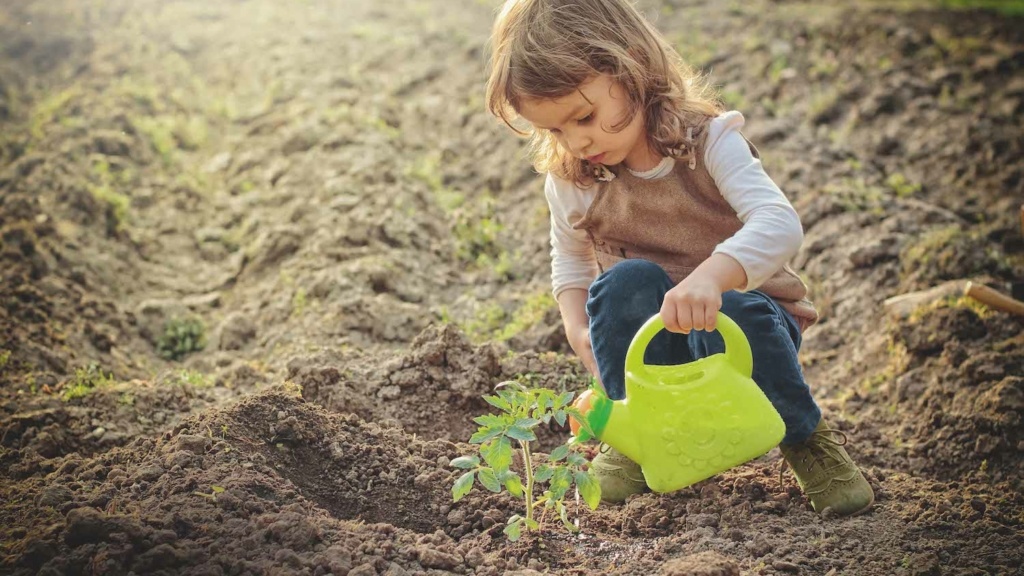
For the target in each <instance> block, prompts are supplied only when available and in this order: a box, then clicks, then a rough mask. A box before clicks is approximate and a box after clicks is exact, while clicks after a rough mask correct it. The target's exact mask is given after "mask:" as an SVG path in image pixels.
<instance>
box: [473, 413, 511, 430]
mask: <svg viewBox="0 0 1024 576" xmlns="http://www.w3.org/2000/svg"><path fill="white" fill-rule="evenodd" d="M473 422H476V423H477V424H479V425H480V426H481V427H483V428H493V427H495V426H497V427H504V426H505V419H504V418H502V417H501V416H497V415H495V414H484V415H483V416H477V417H476V418H473Z"/></svg>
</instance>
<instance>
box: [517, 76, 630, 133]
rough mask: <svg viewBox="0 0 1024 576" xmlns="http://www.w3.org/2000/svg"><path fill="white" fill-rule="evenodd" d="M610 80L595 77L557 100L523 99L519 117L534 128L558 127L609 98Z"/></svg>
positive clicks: (604, 77) (605, 77)
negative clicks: (571, 117) (576, 114)
mask: <svg viewBox="0 0 1024 576" xmlns="http://www.w3.org/2000/svg"><path fill="white" fill-rule="evenodd" d="M611 84H612V82H611V79H610V78H609V77H607V76H605V75H601V76H596V77H594V78H591V79H589V80H586V81H585V82H583V83H582V84H580V86H579V88H577V89H576V90H573V91H572V92H569V93H568V94H566V95H564V96H560V97H558V98H523V101H522V102H521V104H520V105H519V110H518V112H519V115H520V116H522V117H523V118H525V119H526V120H527V121H529V122H530V123H531V124H534V125H536V126H558V125H559V124H562V123H564V122H565V121H566V120H568V119H569V118H568V116H571V115H572V114H573V113H574V112H578V111H581V110H583V109H586V108H589V107H590V106H591V105H594V104H599V103H601V102H603V101H604V100H606V99H608V98H610V97H611V93H610V92H611Z"/></svg>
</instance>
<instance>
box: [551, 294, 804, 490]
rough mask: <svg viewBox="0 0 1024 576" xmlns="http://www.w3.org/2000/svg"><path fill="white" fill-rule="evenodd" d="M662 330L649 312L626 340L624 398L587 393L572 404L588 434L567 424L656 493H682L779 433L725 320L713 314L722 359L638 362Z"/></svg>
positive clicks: (768, 444)
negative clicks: (609, 450)
mask: <svg viewBox="0 0 1024 576" xmlns="http://www.w3.org/2000/svg"><path fill="white" fill-rule="evenodd" d="M664 328H665V324H664V323H663V322H662V320H661V316H660V315H658V314H656V315H654V316H653V317H651V319H650V320H648V321H647V322H646V323H645V324H644V325H643V326H642V327H641V328H640V330H639V331H637V333H636V336H634V337H633V341H632V342H631V343H630V345H629V350H628V352H627V353H626V398H625V399H623V400H614V401H613V400H611V399H609V398H608V396H606V395H605V394H604V392H603V391H601V390H598V389H594V388H592V389H590V390H587V391H586V392H584V393H583V394H581V395H580V397H579V398H578V399H577V400H576V402H575V404H574V405H575V406H576V408H577V409H579V411H580V412H581V413H582V414H583V416H584V417H585V419H586V420H587V425H588V426H589V431H588V429H587V427H584V426H581V425H580V423H579V422H576V421H575V420H573V421H572V422H570V425H571V427H572V430H573V433H574V434H576V435H577V437H578V438H579V439H580V440H583V441H585V440H590V439H591V438H594V437H596V438H597V439H598V440H600V441H602V442H605V443H607V444H609V445H610V446H611V447H613V448H615V449H616V450H618V451H619V452H621V453H623V454H624V455H626V456H627V457H628V458H629V459H630V460H632V461H634V462H636V463H637V464H639V465H640V467H641V468H642V469H643V473H644V478H645V479H646V480H647V485H648V486H650V488H651V490H654V491H655V492H671V491H673V490H679V489H680V488H685V487H686V486H689V485H691V484H694V483H696V482H700V481H701V480H704V479H706V478H709V477H711V476H713V475H715V474H717V473H719V472H722V471H724V470H728V469H729V468H732V467H733V466H736V465H738V464H742V463H744V462H747V461H749V460H751V459H753V458H756V457H758V456H761V455H762V454H764V453H766V452H768V451H769V450H771V449H772V448H774V447H775V446H777V445H778V444H779V442H781V441H782V437H783V436H784V435H785V433H786V425H785V424H784V423H783V422H782V418H781V417H780V416H779V413H778V412H777V411H776V410H775V408H774V407H773V406H772V404H771V402H770V401H769V400H768V397H767V396H765V395H764V392H762V391H761V389H760V388H759V387H758V386H757V384H755V383H754V381H753V380H752V379H751V374H752V371H753V366H754V361H753V357H752V356H751V353H750V344H749V343H748V342H747V337H746V336H744V334H743V331H742V330H740V327H739V326H737V325H736V323H735V322H733V320H732V319H731V318H729V317H728V316H726V315H725V314H722V313H721V312H719V313H718V331H719V332H720V333H721V334H722V338H723V339H724V340H725V353H724V354H713V355H711V356H708V357H706V358H702V359H700V360H697V361H694V362H690V363H688V364H680V365H678V366H655V365H650V366H649V365H647V364H644V352H646V351H647V346H648V344H650V342H651V339H652V338H654V336H655V335H656V334H657V333H658V332H660V331H661V330H662V329H664ZM590 432H593V435H591V434H590Z"/></svg>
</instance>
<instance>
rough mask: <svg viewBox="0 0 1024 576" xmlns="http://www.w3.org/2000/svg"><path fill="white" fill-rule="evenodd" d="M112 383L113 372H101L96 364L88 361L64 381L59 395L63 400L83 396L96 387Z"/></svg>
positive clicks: (90, 392)
mask: <svg viewBox="0 0 1024 576" xmlns="http://www.w3.org/2000/svg"><path fill="white" fill-rule="evenodd" d="M113 384H114V376H113V374H111V373H105V372H103V370H102V369H101V368H100V367H99V365H98V364H96V363H95V362H90V363H89V365H88V366H84V367H81V368H78V369H76V370H75V375H74V376H72V377H71V379H70V380H68V381H67V382H66V383H65V385H64V391H63V392H62V393H61V395H60V397H61V399H63V400H64V401H65V402H67V401H70V400H74V399H75V398H84V397H85V396H88V395H89V394H92V393H93V392H94V391H95V390H96V389H97V388H102V387H104V386H111V385H113Z"/></svg>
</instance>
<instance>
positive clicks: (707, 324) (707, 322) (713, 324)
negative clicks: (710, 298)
mask: <svg viewBox="0 0 1024 576" xmlns="http://www.w3.org/2000/svg"><path fill="white" fill-rule="evenodd" d="M717 327H718V307H717V306H708V307H707V308H705V309H704V329H705V330H707V331H708V332H711V331H712V330H714V329H715V328H717Z"/></svg>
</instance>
